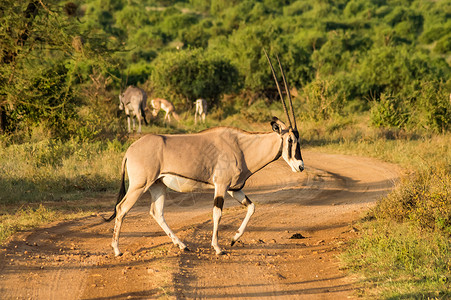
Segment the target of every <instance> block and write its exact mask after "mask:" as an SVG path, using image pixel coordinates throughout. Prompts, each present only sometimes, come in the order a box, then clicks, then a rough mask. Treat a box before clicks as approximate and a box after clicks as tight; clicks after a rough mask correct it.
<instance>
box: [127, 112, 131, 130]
mask: <svg viewBox="0 0 451 300" xmlns="http://www.w3.org/2000/svg"><path fill="white" fill-rule="evenodd" d="M127 125H128V133H130V132H131V127H130V115H127Z"/></svg>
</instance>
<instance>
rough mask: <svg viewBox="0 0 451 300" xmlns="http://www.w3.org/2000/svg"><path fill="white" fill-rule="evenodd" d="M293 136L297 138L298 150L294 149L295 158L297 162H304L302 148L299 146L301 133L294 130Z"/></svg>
mask: <svg viewBox="0 0 451 300" xmlns="http://www.w3.org/2000/svg"><path fill="white" fill-rule="evenodd" d="M293 134H294V136H295V137H296V140H297V142H296V148H295V149H294V158H295V159H297V160H302V155H301V147H300V146H299V143H300V142H299V132H298V131H297V130H293Z"/></svg>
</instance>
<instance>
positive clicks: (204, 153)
mask: <svg viewBox="0 0 451 300" xmlns="http://www.w3.org/2000/svg"><path fill="white" fill-rule="evenodd" d="M265 54H266V52H265ZM268 61H269V63H270V65H271V69H272V70H273V73H274V69H273V67H272V64H271V61H270V60H269V57H268ZM279 66H280V69H281V72H282V77H283V79H284V83H285V87H286V91H287V94H288V98H290V94H289V90H288V87H287V85H286V80H285V76H284V74H283V70H282V67H281V65H280V62H279ZM274 78H275V81H276V85H277V87H278V90H279V95H280V97H281V100H282V103H283V106H284V110H285V113H286V115H287V117H288V122H289V126H287V125H285V124H284V123H283V122H282V121H280V120H279V119H278V118H276V117H274V118H273V120H272V122H271V126H272V132H267V133H249V132H246V131H243V130H240V129H236V128H230V127H217V128H212V129H208V130H205V131H202V132H200V133H196V134H176V135H154V134H149V135H146V136H144V137H142V138H141V139H139V140H138V141H136V142H135V143H133V144H132V145H131V146H130V148H129V149H128V150H127V152H126V154H125V157H124V159H123V161H122V183H121V189H120V192H119V196H118V199H117V204H116V206H115V209H114V213H113V215H112V216H111V217H110V218H109V219H106V221H110V220H112V219H113V218H116V223H115V225H114V233H113V240H112V243H111V246H112V247H113V250H114V254H115V255H116V256H118V255H121V252H120V250H119V246H118V239H119V233H120V230H121V225H122V221H123V218H124V216H125V215H126V213H127V212H128V211H129V210H130V208H131V207H132V206H133V205H134V204H135V202H136V201H137V200H138V199H139V198H140V197H141V196H142V195H143V193H145V192H146V191H147V190H148V191H149V192H150V194H151V196H152V200H151V206H150V215H151V216H152V217H153V218H154V219H155V220H156V221H157V223H158V224H159V225H160V226H161V228H162V229H163V230H164V231H165V232H166V234H167V235H168V236H169V237H170V238H171V239H172V242H173V243H174V244H175V245H177V246H178V247H179V248H180V249H182V250H187V247H186V245H185V244H184V243H183V242H182V241H180V240H179V238H178V237H177V236H176V235H175V234H174V232H173V231H172V230H171V229H170V228H169V226H168V225H167V224H166V221H165V219H164V215H163V206H164V201H165V197H166V187H169V188H171V189H172V190H175V191H178V192H190V191H193V190H195V189H203V188H213V189H214V206H213V236H212V241H211V245H212V247H213V248H214V250H215V251H216V254H222V253H223V251H222V250H221V248H220V247H219V245H218V225H219V221H220V219H221V215H222V208H223V204H224V196H225V194H226V193H228V194H229V195H231V196H232V197H233V198H235V199H236V200H237V201H238V202H240V203H241V204H242V205H244V206H246V207H247V213H246V216H245V218H244V220H243V222H242V224H241V226H240V227H239V228H238V231H237V232H236V234H235V235H234V236H233V238H232V243H231V244H232V245H233V244H234V243H235V242H236V241H237V240H238V239H239V238H240V237H241V236H242V235H243V233H244V230H245V228H246V226H247V223H248V222H249V219H250V218H251V216H252V214H253V213H254V204H253V203H252V202H251V200H249V198H248V197H247V196H246V195H245V194H244V192H243V191H242V188H243V187H244V184H245V183H246V180H247V179H248V178H249V176H251V175H252V174H253V173H255V172H257V171H258V170H260V169H262V168H263V167H264V166H266V165H267V164H269V163H271V162H273V161H275V160H277V159H278V158H279V157H280V156H282V157H283V159H284V160H285V161H286V162H287V164H288V165H289V166H290V167H291V169H292V170H293V171H294V172H302V171H303V170H304V162H303V160H302V156H301V149H300V148H301V146H300V140H299V133H298V130H297V126H296V120H295V116H294V114H293V107H292V104H291V99H290V108H291V117H290V115H289V114H288V111H287V109H286V105H285V101H284V99H283V97H282V94H281V92H280V87H279V84H278V81H277V78H276V77H275V73H274ZM126 170H127V173H128V177H129V187H128V190H127V192H125V183H124V180H125V171H126Z"/></svg>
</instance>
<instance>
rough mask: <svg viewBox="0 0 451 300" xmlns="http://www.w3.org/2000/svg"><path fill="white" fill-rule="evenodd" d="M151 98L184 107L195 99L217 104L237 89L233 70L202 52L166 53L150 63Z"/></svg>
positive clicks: (197, 50) (236, 79)
mask: <svg viewBox="0 0 451 300" xmlns="http://www.w3.org/2000/svg"><path fill="white" fill-rule="evenodd" d="M151 81H152V84H153V94H154V95H155V96H157V95H159V96H161V97H166V98H170V99H173V101H174V102H175V103H177V102H179V103H182V104H184V105H185V106H186V105H187V104H188V106H189V103H192V102H194V101H195V100H196V99H198V98H201V97H202V98H205V99H206V100H207V101H209V102H210V103H211V104H217V102H218V101H219V98H220V96H221V95H222V94H224V93H227V92H231V91H233V90H235V89H236V88H237V86H238V72H237V70H236V69H235V68H234V67H233V66H232V65H231V64H230V62H228V61H227V60H225V59H224V58H222V57H221V56H219V55H216V54H211V53H206V52H205V51H204V50H202V49H196V50H182V51H175V52H167V53H165V54H163V55H161V56H159V57H158V58H157V59H155V61H154V72H152V77H151Z"/></svg>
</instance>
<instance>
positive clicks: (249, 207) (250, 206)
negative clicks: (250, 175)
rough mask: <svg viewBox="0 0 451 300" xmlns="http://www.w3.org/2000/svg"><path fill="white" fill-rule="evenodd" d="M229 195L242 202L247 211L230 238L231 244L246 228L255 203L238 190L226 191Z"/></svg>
mask: <svg viewBox="0 0 451 300" xmlns="http://www.w3.org/2000/svg"><path fill="white" fill-rule="evenodd" d="M228 193H229V195H230V196H232V197H233V198H235V199H236V200H237V201H238V202H240V203H241V204H243V205H244V206H246V207H247V213H246V217H245V218H244V220H243V223H241V226H240V228H238V231H237V232H236V234H235V236H234V237H233V238H232V243H231V246H233V245H234V244H235V242H236V241H238V239H239V238H240V237H241V236H242V235H243V233H244V231H245V230H246V226H247V223H248V222H249V219H250V218H251V216H252V215H253V214H254V211H255V205H254V203H252V201H251V200H249V198H248V197H247V196H246V195H245V194H244V193H243V192H242V191H241V190H240V191H228Z"/></svg>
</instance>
